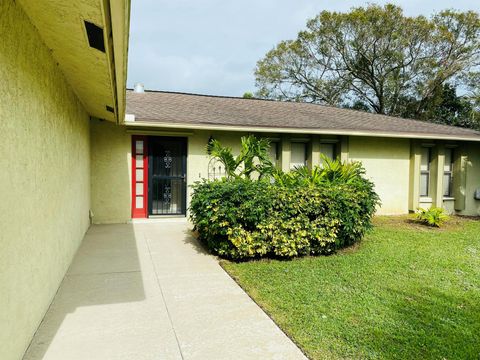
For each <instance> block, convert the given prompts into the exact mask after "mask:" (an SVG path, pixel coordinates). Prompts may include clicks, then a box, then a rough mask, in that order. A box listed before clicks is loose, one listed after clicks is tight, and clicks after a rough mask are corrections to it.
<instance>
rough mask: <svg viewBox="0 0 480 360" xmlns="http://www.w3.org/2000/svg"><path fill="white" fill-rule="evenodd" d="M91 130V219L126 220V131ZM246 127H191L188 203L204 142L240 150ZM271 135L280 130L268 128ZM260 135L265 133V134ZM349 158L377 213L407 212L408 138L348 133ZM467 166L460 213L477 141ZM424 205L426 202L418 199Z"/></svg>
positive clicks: (199, 174)
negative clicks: (363, 176) (367, 184)
mask: <svg viewBox="0 0 480 360" xmlns="http://www.w3.org/2000/svg"><path fill="white" fill-rule="evenodd" d="M91 129H92V130H91V134H92V208H93V211H94V215H95V217H94V222H125V221H128V220H129V219H130V211H131V210H130V206H131V205H130V193H131V183H130V181H131V177H130V166H131V160H130V151H131V135H130V134H128V133H127V132H126V131H125V129H124V128H123V127H116V126H115V125H113V124H110V123H106V122H103V123H98V122H93V123H92V126H91ZM182 131H183V132H185V130H180V129H178V130H176V129H169V130H168V131H166V132H165V133H162V131H161V130H160V129H159V131H158V132H154V131H152V133H151V134H152V135H153V134H156V135H158V136H166V135H167V134H168V133H169V132H170V133H172V134H174V136H182V135H181V133H182ZM244 135H246V133H239V132H224V131H202V130H195V131H190V132H188V131H187V133H186V134H185V135H184V136H185V137H187V138H188V158H187V185H188V187H187V205H188V204H189V199H190V196H191V193H192V190H191V185H193V183H194V182H195V181H198V180H201V179H202V178H207V177H208V163H209V160H210V159H209V157H208V155H207V154H206V152H205V151H206V149H205V148H206V145H207V142H208V139H209V138H210V136H213V137H214V138H215V139H217V140H219V141H221V142H222V144H223V145H224V146H229V147H231V148H232V149H233V151H234V153H235V154H238V152H239V151H240V137H241V136H244ZM270 135H271V136H273V137H275V138H279V137H280V136H279V135H278V134H277V135H275V134H270ZM265 136H267V137H268V136H269V135H268V134H266V135H265ZM348 143H349V144H348V149H344V150H342V152H343V151H346V152H347V150H348V159H349V160H358V161H361V162H362V163H363V165H364V167H365V169H366V173H367V176H368V177H369V178H370V179H371V180H373V182H374V183H375V189H376V191H377V193H378V194H379V195H380V198H381V201H382V206H381V207H380V208H379V209H378V211H377V214H379V215H395V214H406V213H408V200H409V191H410V184H409V178H410V140H409V139H387V138H374V137H353V136H351V137H350V138H349V141H348ZM469 154H470V156H469V158H470V160H469V164H470V165H469V167H470V168H471V169H470V170H469V171H468V172H467V174H468V178H467V192H468V193H469V194H470V195H469V197H467V208H466V210H465V211H464V212H462V214H463V215H474V214H478V213H479V212H480V201H475V200H473V195H472V194H473V191H474V189H475V188H476V187H478V186H480V184H478V179H480V155H479V154H480V152H479V146H478V145H475V144H471V145H469ZM420 205H422V206H424V207H428V204H420Z"/></svg>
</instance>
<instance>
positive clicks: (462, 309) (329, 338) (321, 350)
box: [222, 217, 480, 360]
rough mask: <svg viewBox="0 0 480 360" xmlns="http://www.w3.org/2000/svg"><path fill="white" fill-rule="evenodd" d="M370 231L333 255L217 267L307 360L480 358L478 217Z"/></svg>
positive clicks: (395, 222)
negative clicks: (433, 225) (438, 225)
mask: <svg viewBox="0 0 480 360" xmlns="http://www.w3.org/2000/svg"><path fill="white" fill-rule="evenodd" d="M375 225H376V226H375V229H374V230H373V231H372V232H370V233H369V234H368V235H367V236H366V238H365V239H364V240H363V242H362V243H360V244H359V245H357V246H355V247H354V248H350V249H346V250H343V251H342V252H340V253H338V254H336V255H333V256H328V257H326V256H321V257H308V258H302V259H295V260H292V261H277V260H260V261H251V262H244V263H233V262H228V261H223V262H222V265H223V267H224V268H225V269H226V270H227V271H228V272H229V273H230V275H231V276H232V277H233V278H234V279H236V281H238V283H239V284H240V285H241V286H242V287H243V288H244V289H245V290H246V291H247V292H248V293H249V294H250V296H251V297H252V298H253V299H254V300H255V301H256V302H257V303H258V304H259V305H260V306H261V307H262V308H263V309H264V310H265V311H266V312H267V313H268V314H269V315H270V316H271V317H272V318H273V319H274V321H275V322H276V323H277V324H278V325H279V326H280V327H281V328H282V329H283V330H284V331H285V333H287V334H288V335H289V336H290V337H291V338H292V339H293V340H294V341H295V342H296V343H297V344H298V345H299V346H300V347H301V348H302V349H303V351H304V352H305V353H306V354H307V355H308V356H309V357H310V358H312V359H344V358H354V359H477V360H478V359H480V220H468V219H458V218H452V219H451V220H450V223H448V224H447V225H446V226H445V228H442V229H431V228H427V227H424V226H421V225H414V224H411V223H409V222H408V221H407V218H406V217H380V218H377V219H375Z"/></svg>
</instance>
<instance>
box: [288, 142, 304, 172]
mask: <svg viewBox="0 0 480 360" xmlns="http://www.w3.org/2000/svg"><path fill="white" fill-rule="evenodd" d="M306 165H307V144H305V143H299V142H292V152H291V158H290V169H294V168H296V167H301V166H306Z"/></svg>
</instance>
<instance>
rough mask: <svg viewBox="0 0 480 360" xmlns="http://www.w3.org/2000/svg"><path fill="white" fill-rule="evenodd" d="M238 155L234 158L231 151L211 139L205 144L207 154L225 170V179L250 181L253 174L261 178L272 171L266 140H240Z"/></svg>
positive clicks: (248, 137)
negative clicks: (243, 178) (245, 179)
mask: <svg viewBox="0 0 480 360" xmlns="http://www.w3.org/2000/svg"><path fill="white" fill-rule="evenodd" d="M241 146H242V148H241V150H240V154H239V155H238V156H237V157H235V156H234V155H233V152H232V149H231V148H229V147H224V146H222V144H221V143H220V141H218V140H216V139H211V140H210V141H209V142H208V144H207V153H208V154H209V155H210V156H212V157H213V158H216V159H217V160H218V161H219V162H220V163H221V164H222V165H223V166H224V168H225V173H226V176H227V178H229V179H232V178H241V177H245V178H247V179H250V178H251V176H252V175H253V174H254V173H257V174H258V175H259V177H260V178H261V177H262V176H264V175H265V174H270V173H271V172H272V171H273V164H272V162H271V161H270V157H269V152H268V151H269V148H270V142H269V141H268V139H264V138H261V139H258V138H256V137H255V136H254V135H249V136H243V137H242V138H241Z"/></svg>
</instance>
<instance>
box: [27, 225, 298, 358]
mask: <svg viewBox="0 0 480 360" xmlns="http://www.w3.org/2000/svg"><path fill="white" fill-rule="evenodd" d="M24 359H27V360H32V359H35V360H38V359H61V360H65V359H68V360H76V359H79V360H80V359H81V360H87V359H88V360H95V359H101V360H116V359H129V360H136V359H139V360H143V359H208V360H210V359H305V357H304V355H303V354H302V353H301V352H300V350H299V349H298V348H297V347H296V346H295V345H294V344H293V343H292V341H290V339H289V338H288V337H287V336H286V335H285V334H284V333H283V332H282V331H281V330H280V329H279V328H278V327H277V326H276V325H275V324H274V323H273V321H272V320H271V319H270V318H269V317H268V316H267V315H266V314H265V313H264V312H263V311H262V310H261V309H260V308H259V307H258V306H257V305H256V304H255V303H254V302H253V301H252V300H251V299H250V298H249V297H248V296H247V295H246V294H245V293H244V292H243V290H242V289H241V288H240V287H239V286H238V285H237V284H236V283H235V282H234V281H233V280H232V279H231V278H230V277H229V276H228V275H227V274H226V273H225V272H224V271H223V269H222V268H221V267H220V266H219V265H218V262H217V260H216V259H215V257H213V256H210V255H208V254H206V253H205V252H204V250H203V249H202V248H201V247H200V246H199V244H198V243H197V241H196V240H195V239H194V238H193V237H192V236H191V234H190V231H189V225H188V223H187V222H186V220H184V219H181V220H169V221H165V220H162V221H158V222H145V223H135V224H122V225H97V226H92V227H91V228H90V230H89V231H88V233H87V235H86V236H85V239H84V241H83V243H82V246H81V247H80V249H79V251H78V253H77V255H76V256H75V259H74V261H73V263H72V265H71V266H70V269H69V271H68V273H67V275H66V276H65V279H64V280H63V283H62V285H61V287H60V289H59V291H58V293H57V295H56V297H55V299H54V301H53V303H52V305H51V307H50V309H49V311H48V312H47V314H46V316H45V318H44V320H43V322H42V324H41V325H40V328H39V329H38V331H37V333H36V335H35V337H34V339H33V340H32V343H31V345H30V347H29V349H28V351H27V353H26V354H25V357H24Z"/></svg>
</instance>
